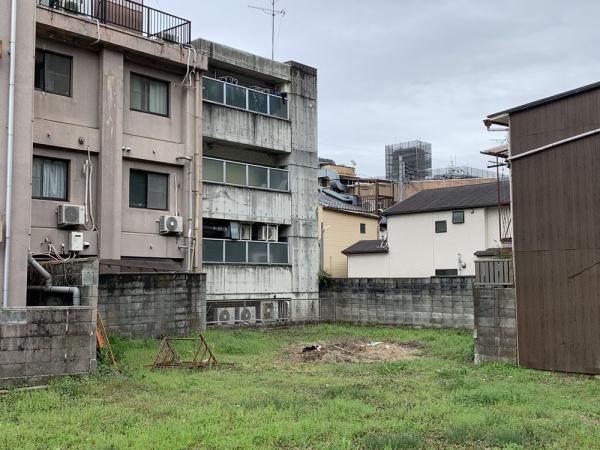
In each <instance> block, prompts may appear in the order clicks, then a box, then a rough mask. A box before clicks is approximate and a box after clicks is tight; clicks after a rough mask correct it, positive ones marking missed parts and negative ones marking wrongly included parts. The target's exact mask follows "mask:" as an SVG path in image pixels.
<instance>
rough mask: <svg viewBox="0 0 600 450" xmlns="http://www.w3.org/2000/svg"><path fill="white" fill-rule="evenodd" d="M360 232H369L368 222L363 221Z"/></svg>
mask: <svg viewBox="0 0 600 450" xmlns="http://www.w3.org/2000/svg"><path fill="white" fill-rule="evenodd" d="M359 231H360V234H367V224H366V223H361V224H360V226H359Z"/></svg>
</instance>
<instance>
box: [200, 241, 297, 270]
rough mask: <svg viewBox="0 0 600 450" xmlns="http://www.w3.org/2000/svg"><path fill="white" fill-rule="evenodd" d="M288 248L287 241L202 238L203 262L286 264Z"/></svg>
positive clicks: (287, 261) (287, 262)
mask: <svg viewBox="0 0 600 450" xmlns="http://www.w3.org/2000/svg"><path fill="white" fill-rule="evenodd" d="M288 250H289V249H288V243H287V242H268V241H250V240H233V239H212V238H204V239H202V252H203V253H202V254H203V261H204V262H205V263H228V264H257V265H287V264H289V251H288Z"/></svg>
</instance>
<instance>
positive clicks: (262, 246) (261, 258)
mask: <svg viewBox="0 0 600 450" xmlns="http://www.w3.org/2000/svg"><path fill="white" fill-rule="evenodd" d="M248 262H250V263H253V264H267V263H268V262H269V260H268V257H267V243H266V242H248Z"/></svg>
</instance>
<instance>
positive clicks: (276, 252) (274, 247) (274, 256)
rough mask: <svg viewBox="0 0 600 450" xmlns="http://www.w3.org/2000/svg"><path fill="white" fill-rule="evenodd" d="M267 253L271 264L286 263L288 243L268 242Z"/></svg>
mask: <svg viewBox="0 0 600 450" xmlns="http://www.w3.org/2000/svg"><path fill="white" fill-rule="evenodd" d="M269 255H270V259H271V261H270V263H271V264H287V263H288V244H287V243H271V244H269Z"/></svg>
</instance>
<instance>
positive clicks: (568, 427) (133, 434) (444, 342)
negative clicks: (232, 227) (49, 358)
mask: <svg viewBox="0 0 600 450" xmlns="http://www.w3.org/2000/svg"><path fill="white" fill-rule="evenodd" d="M206 337H207V340H208V341H209V342H210V343H211V346H214V351H215V354H216V356H217V357H218V358H219V359H220V360H222V361H224V362H232V363H235V365H234V366H233V367H228V368H223V369H219V370H213V371H204V372H194V371H188V370H162V371H155V372H152V371H150V370H148V369H147V368H146V367H145V365H146V364H148V363H150V362H151V361H152V359H153V357H154V356H155V353H156V351H157V349H158V342H157V341H150V340H147V341H142V340H136V341H127V340H114V346H115V347H116V351H117V353H118V354H120V355H121V360H122V362H123V363H124V365H125V366H126V367H127V374H126V375H114V374H106V373H104V374H101V375H98V376H95V377H89V378H85V379H70V378H63V379H60V380H57V381H55V382H54V383H53V384H52V385H51V386H50V388H49V389H47V390H44V391H28V392H24V391H20V392H13V393H11V394H9V395H5V396H0V448H6V449H17V448H18V449H38V448H39V449H80V448H86V449H87V448H90V449H124V448H136V449H163V448H164V449H196V448H210V449H238V448H239V449H263V448H265V449H268V448H272V449H296V448H314V449H404V448H423V449H430V448H444V449H445V448H468V449H475V448H477V449H479V448H504V449H520V448H565V449H578V448H581V449H591V448H600V380H598V379H594V378H591V377H586V376H574V375H563V374H555V373H547V372H539V371H531V370H524V369H519V368H517V367H515V366H511V365H504V364H488V365H483V366H477V367H476V366H473V365H472V363H471V362H470V361H471V359H472V353H473V348H472V336H471V333H469V332H460V331H444V330H411V329H404V328H383V327H381V328H378V327H358V326H343V325H317V326H305V327H292V328H287V329H277V330H257V331H221V330H219V331H217V330H215V331H209V332H207V334H206ZM356 338H358V339H368V340H386V341H395V342H402V341H405V342H406V341H418V342H421V343H422V344H423V345H424V348H423V350H422V353H423V357H422V358H419V359H413V360H407V361H397V362H387V363H371V364H367V363H365V364H341V363H339V364H338V363H335V364H334V363H328V364H310V363H303V364H293V363H290V362H288V361H287V360H286V358H285V357H284V356H282V351H281V350H282V348H283V347H285V346H287V345H290V344H293V343H305V342H306V343H309V342H314V341H329V340H331V341H333V340H337V341H339V340H343V339H356Z"/></svg>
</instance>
